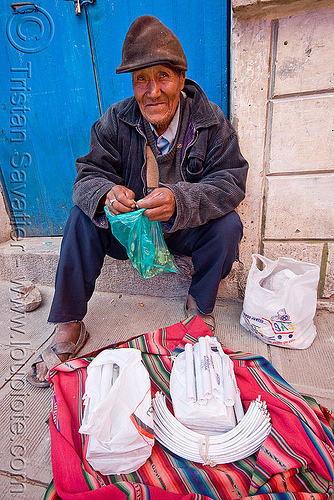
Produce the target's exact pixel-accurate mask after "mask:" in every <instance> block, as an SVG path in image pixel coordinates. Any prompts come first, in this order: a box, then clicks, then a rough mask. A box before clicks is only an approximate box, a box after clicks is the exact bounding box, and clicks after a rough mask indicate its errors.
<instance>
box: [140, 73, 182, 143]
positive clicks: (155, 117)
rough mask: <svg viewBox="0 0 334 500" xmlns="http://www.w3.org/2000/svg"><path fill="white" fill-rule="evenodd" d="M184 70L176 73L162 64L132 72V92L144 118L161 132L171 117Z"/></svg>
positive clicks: (180, 88) (176, 102) (177, 98)
mask: <svg viewBox="0 0 334 500" xmlns="http://www.w3.org/2000/svg"><path fill="white" fill-rule="evenodd" d="M184 80H185V72H184V71H182V73H181V75H178V74H177V73H176V72H175V71H174V70H172V69H171V68H170V67H168V66H164V65H163V64H158V65H156V66H151V67H150V68H144V69H139V70H137V71H133V73H132V87H133V93H134V96H135V98H136V100H137V103H138V106H139V108H140V111H141V113H142V115H143V117H144V118H146V120H147V121H149V122H150V123H152V124H153V125H155V126H156V129H157V132H158V134H159V135H161V134H163V133H164V132H165V130H166V129H167V128H168V125H169V124H170V122H171V121H172V119H173V116H174V114H175V111H176V108H177V105H178V102H179V99H180V92H181V90H182V89H183V87H184Z"/></svg>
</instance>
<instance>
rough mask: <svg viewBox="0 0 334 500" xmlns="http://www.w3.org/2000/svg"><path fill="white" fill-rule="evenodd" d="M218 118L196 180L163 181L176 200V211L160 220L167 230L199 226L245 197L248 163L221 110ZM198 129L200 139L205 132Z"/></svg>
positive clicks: (221, 213)
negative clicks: (169, 217)
mask: <svg viewBox="0 0 334 500" xmlns="http://www.w3.org/2000/svg"><path fill="white" fill-rule="evenodd" d="M219 111H220V110H219ZM219 118H220V119H219V125H217V126H214V127H212V129H211V130H209V133H208V137H207V141H206V151H204V152H203V158H204V160H203V164H202V173H201V175H200V178H199V180H198V181H197V182H189V181H187V180H186V181H182V182H178V183H177V184H174V185H173V184H164V186H165V187H168V188H169V189H170V190H171V191H173V193H174V196H175V201H176V213H175V215H174V216H173V218H172V219H171V220H170V221H168V222H167V223H163V228H164V230H165V231H166V232H173V231H177V230H179V229H184V228H188V227H196V226H200V225H202V224H205V223H206V222H207V221H209V220H210V219H216V218H218V217H222V216H224V215H226V214H227V213H229V212H231V211H232V210H234V209H235V208H236V207H237V206H238V205H239V203H240V202H241V201H242V200H243V199H244V197H245V186H246V178H247V171H248V163H247V161H246V160H245V159H244V158H243V156H242V155H241V153H240V149H239V144H238V138H237V135H236V132H235V131H234V129H233V127H232V125H231V124H230V123H229V122H228V121H227V120H226V118H225V117H224V115H223V113H222V112H221V111H220V117H219ZM197 133H198V139H197V140H200V135H201V134H203V133H204V132H203V131H201V130H199V131H198V132H197ZM190 154H191V153H190Z"/></svg>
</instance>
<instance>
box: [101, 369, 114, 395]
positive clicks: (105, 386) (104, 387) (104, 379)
mask: <svg viewBox="0 0 334 500" xmlns="http://www.w3.org/2000/svg"><path fill="white" fill-rule="evenodd" d="M101 370H102V371H101V401H104V400H105V399H106V397H107V396H108V394H109V391H110V389H111V387H112V377H113V371H114V363H105V364H104V365H101Z"/></svg>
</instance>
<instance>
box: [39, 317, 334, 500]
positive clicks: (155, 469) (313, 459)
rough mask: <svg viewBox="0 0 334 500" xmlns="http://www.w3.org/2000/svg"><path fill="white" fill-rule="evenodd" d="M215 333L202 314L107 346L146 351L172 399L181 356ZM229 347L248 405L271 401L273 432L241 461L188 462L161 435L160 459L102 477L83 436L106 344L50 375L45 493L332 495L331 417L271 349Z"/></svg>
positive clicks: (258, 498)
mask: <svg viewBox="0 0 334 500" xmlns="http://www.w3.org/2000/svg"><path fill="white" fill-rule="evenodd" d="M202 335H211V332H210V330H209V329H208V328H207V326H206V325H205V323H204V322H203V321H202V320H201V319H200V318H199V317H198V316H194V317H193V318H192V319H188V320H186V321H184V322H182V323H177V324H175V325H172V326H169V327H166V328H161V329H158V330H155V331H153V332H149V333H147V334H144V335H141V336H138V337H134V338H132V339H130V340H128V341H126V342H123V343H119V344H114V345H112V346H108V347H106V349H108V348H123V347H134V348H136V349H140V350H141V352H142V358H143V361H144V363H145V365H146V367H147V369H148V372H149V374H150V378H151V387H152V395H154V394H155V393H156V391H162V392H163V393H164V394H165V395H166V397H167V399H168V400H169V402H170V394H169V378H170V372H171V367H172V359H173V356H175V355H177V354H178V353H179V352H181V351H182V350H183V349H184V346H185V343H187V342H190V343H192V344H194V343H195V342H196V341H197V339H198V337H200V336H202ZM223 349H224V351H225V352H226V353H227V354H228V355H229V356H230V358H231V359H232V361H233V364H234V370H235V374H236V378H237V383H238V386H239V388H240V391H241V399H242V402H243V404H244V407H245V410H247V408H248V406H249V404H250V402H251V401H252V400H253V399H256V398H257V396H258V395H261V399H262V400H264V401H266V402H267V405H268V409H269V412H270V415H271V419H272V431H271V433H270V435H269V436H268V438H267V439H266V440H265V442H264V443H263V445H262V447H261V449H260V450H259V451H258V452H257V453H256V454H254V455H252V456H250V457H248V458H246V459H244V460H240V461H238V462H234V463H230V464H224V465H216V466H215V467H210V466H208V465H206V466H205V465H201V464H197V463H194V462H190V461H187V460H183V459H181V458H179V457H177V456H175V455H173V454H172V453H170V452H168V451H167V450H166V449H163V448H162V447H161V446H160V445H159V444H158V443H155V445H154V447H153V451H152V455H151V457H150V458H149V459H148V460H147V461H146V463H145V464H144V465H143V466H142V467H140V469H138V470H137V471H136V472H133V473H131V474H127V475H123V474H122V475H110V476H103V475H101V474H100V473H99V472H98V471H95V470H93V469H92V468H91V466H90V465H89V464H88V462H87V461H86V460H85V449H86V447H87V439H86V436H82V435H81V434H79V432H78V429H79V427H80V425H81V421H82V416H83V404H82V396H83V393H84V390H85V380H86V378H87V370H86V368H87V366H88V364H89V363H90V361H91V360H92V359H93V358H94V357H95V356H96V355H97V354H98V353H99V352H100V351H101V350H99V351H95V352H93V353H90V354H89V355H88V356H86V357H82V358H77V359H75V360H71V361H70V362H65V363H62V364H61V365H58V366H57V369H56V370H55V371H53V372H52V373H51V374H50V379H51V381H52V383H53V409H52V413H51V418H50V432H51V458H52V468H53V478H54V479H53V481H52V483H51V485H50V487H49V488H48V491H47V493H46V496H45V499H47V500H50V499H52V500H56V499H57V500H58V499H63V500H67V499H69V500H70V499H71V500H72V499H78V500H89V499H94V500H95V499H97V500H100V499H101V500H102V499H113V500H124V499H128V500H146V499H147V500H148V499H150V500H181V499H182V500H220V499H224V500H225V499H226V500H230V499H237V498H243V499H245V498H248V497H252V498H253V499H254V500H269V499H273V500H276V499H287V500H288V499H296V500H302V499H303V500H306V499H313V500H320V499H327V498H330V496H331V495H332V493H333V478H334V435H333V429H332V428H331V425H332V424H333V422H332V417H331V415H330V414H329V412H328V411H327V410H326V409H325V408H323V407H321V406H319V405H318V404H317V403H316V401H315V400H313V399H311V398H305V397H302V396H301V395H300V394H298V393H297V392H296V391H295V390H294V389H293V388H292V387H291V386H290V385H289V384H287V383H286V382H285V381H284V380H283V379H282V377H281V376H280V375H279V374H278V373H277V372H276V371H275V369H274V368H273V366H272V365H271V364H270V363H269V362H268V361H267V360H266V359H264V358H263V357H261V356H255V355H252V354H247V353H242V352H232V351H230V350H228V349H226V348H225V347H223Z"/></svg>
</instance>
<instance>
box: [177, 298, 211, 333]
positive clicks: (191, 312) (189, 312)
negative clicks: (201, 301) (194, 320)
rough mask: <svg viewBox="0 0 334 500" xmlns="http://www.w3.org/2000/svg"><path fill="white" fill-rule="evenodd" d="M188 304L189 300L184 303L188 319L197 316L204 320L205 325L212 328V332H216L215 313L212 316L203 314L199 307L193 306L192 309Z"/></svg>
mask: <svg viewBox="0 0 334 500" xmlns="http://www.w3.org/2000/svg"><path fill="white" fill-rule="evenodd" d="M187 302H188V298H187V300H186V301H185V303H184V312H185V314H186V317H187V318H189V317H190V316H195V315H196V314H197V316H199V317H200V318H202V320H203V321H204V323H206V325H207V326H208V327H209V328H210V330H211V331H212V332H214V331H215V328H216V320H215V316H214V314H213V313H211V314H204V313H202V311H200V310H199V309H198V307H197V305H196V306H195V305H192V306H191V307H188V304H187Z"/></svg>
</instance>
